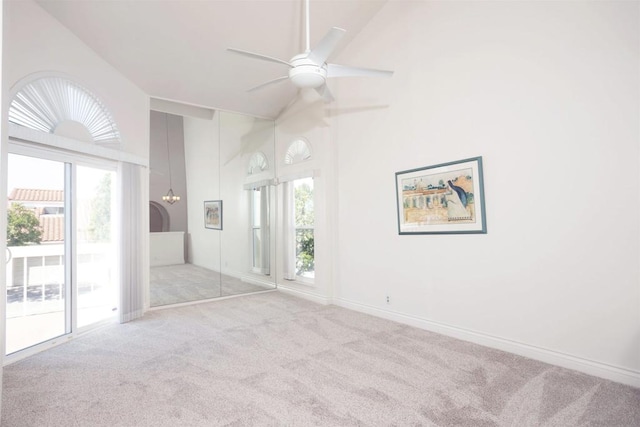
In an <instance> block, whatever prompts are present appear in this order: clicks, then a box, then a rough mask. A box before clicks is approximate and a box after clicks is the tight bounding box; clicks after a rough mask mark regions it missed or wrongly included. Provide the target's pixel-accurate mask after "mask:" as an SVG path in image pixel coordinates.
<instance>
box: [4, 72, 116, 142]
mask: <svg viewBox="0 0 640 427" xmlns="http://www.w3.org/2000/svg"><path fill="white" fill-rule="evenodd" d="M9 121H10V122H12V123H16V124H18V125H21V126H25V127H28V128H30V129H35V130H39V131H42V132H47V133H55V130H56V128H57V127H58V126H60V125H61V124H63V123H65V122H69V121H73V122H78V123H81V124H82V125H83V126H84V127H85V128H86V129H87V131H88V132H89V134H90V135H91V137H92V138H93V141H94V142H102V143H105V142H120V132H118V128H117V127H116V124H115V123H114V121H113V119H112V118H111V114H109V112H108V111H107V109H106V108H105V106H104V105H103V104H102V102H100V100H99V99H98V98H97V97H96V96H95V95H93V94H92V93H91V92H89V91H88V90H86V89H85V88H83V87H82V86H80V85H78V84H77V83H75V82H73V81H71V80H68V79H65V78H61V77H43V78H40V79H38V80H34V81H33V82H31V83H29V84H27V85H26V86H24V87H23V88H22V89H20V91H19V92H18V93H17V94H16V95H15V97H14V98H13V101H11V106H10V107H9Z"/></svg>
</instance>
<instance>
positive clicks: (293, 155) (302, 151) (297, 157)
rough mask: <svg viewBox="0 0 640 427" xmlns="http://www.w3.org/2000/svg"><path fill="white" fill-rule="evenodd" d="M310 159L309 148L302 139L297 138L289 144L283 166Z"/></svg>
mask: <svg viewBox="0 0 640 427" xmlns="http://www.w3.org/2000/svg"><path fill="white" fill-rule="evenodd" d="M310 158H311V147H310V146H309V143H308V142H307V141H305V140H304V139H302V138H298V139H295V140H293V141H292V142H291V144H289V148H288V149H287V152H286V154H285V155H284V163H285V165H293V164H295V163H299V162H302V161H304V160H309V159H310Z"/></svg>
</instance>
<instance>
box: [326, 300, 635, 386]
mask: <svg viewBox="0 0 640 427" xmlns="http://www.w3.org/2000/svg"><path fill="white" fill-rule="evenodd" d="M332 302H333V304H335V305H337V306H340V307H344V308H348V309H350V310H354V311H359V312H361V313H366V314H371V315H373V316H377V317H382V318H384V319H388V320H393V321H396V322H398V323H403V324H405V325H410V326H415V327H417V328H421V329H426V330H428V331H432V332H436V333H439V334H442V335H446V336H450V337H453V338H457V339H461V340H464V341H469V342H473V343H475V344H480V345H483V346H486V347H491V348H495V349H498V350H503V351H506V352H509V353H513V354H517V355H519V356H524V357H528V358H530V359H535V360H539V361H541V362H545V363H549V364H551V365H556V366H561V367H563V368H567V369H573V370H575V371H579V372H582V373H585V374H588V375H593V376H596V377H599V378H604V379H607V380H611V381H615V382H618V383H622V384H626V385H629V386H632V387H637V388H640V372H638V371H632V370H629V369H625V368H620V367H617V366H611V365H608V364H605V363H601V362H596V361H593V360H588V359H583V358H580V357H576V356H572V355H569V354H564V353H561V352H557V351H554V350H549V349H545V348H541V347H536V346H532V345H529V344H524V343H520V342H517V341H511V340H508V339H504V338H500V337H496V336H492V335H487V334H483V333H480V332H475V331H471V330H467V329H463V328H458V327H456V326H451V325H447V324H444V323H440V322H434V321H432V320H427V319H423V318H420V317H415V316H409V315H406V314H401V313H397V312H393V311H389V310H383V309H380V308H378V307H374V306H370V305H367V304H362V303H358V302H355V301H351V300H348V299H344V298H336V299H334V300H333V301H332Z"/></svg>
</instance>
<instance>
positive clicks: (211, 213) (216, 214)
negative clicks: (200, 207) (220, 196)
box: [204, 200, 222, 230]
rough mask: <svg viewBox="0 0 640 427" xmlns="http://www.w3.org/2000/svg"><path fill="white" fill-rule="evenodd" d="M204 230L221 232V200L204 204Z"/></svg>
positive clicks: (208, 201) (207, 201)
mask: <svg viewBox="0 0 640 427" xmlns="http://www.w3.org/2000/svg"><path fill="white" fill-rule="evenodd" d="M204 228H212V229H214V230H222V200H206V201H205V202H204Z"/></svg>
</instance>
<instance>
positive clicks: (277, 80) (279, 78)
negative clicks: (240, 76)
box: [247, 76, 289, 92]
mask: <svg viewBox="0 0 640 427" xmlns="http://www.w3.org/2000/svg"><path fill="white" fill-rule="evenodd" d="M285 80H289V76H282V77H278V78H276V79H273V80H269V81H268V82H264V83H262V84H259V85H258V86H255V87H252V88H251V89H249V90H247V92H253V91H256V90H260V89H262V88H263V87H265V86H269V85H272V84H275V83H280V82H283V81H285Z"/></svg>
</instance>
